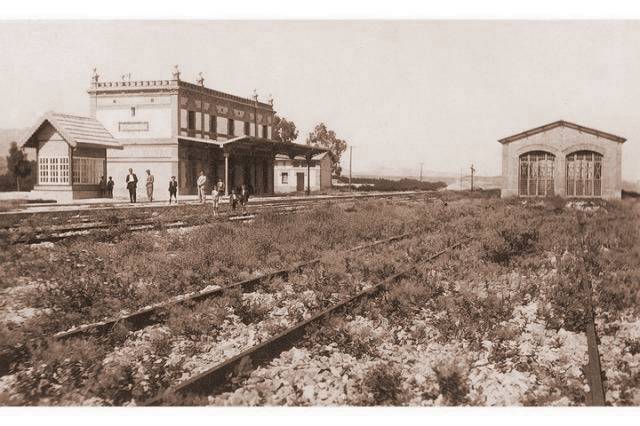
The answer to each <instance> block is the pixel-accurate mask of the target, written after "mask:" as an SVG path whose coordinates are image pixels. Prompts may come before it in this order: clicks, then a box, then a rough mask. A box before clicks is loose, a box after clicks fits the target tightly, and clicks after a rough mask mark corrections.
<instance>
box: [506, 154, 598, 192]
mask: <svg viewBox="0 0 640 426" xmlns="http://www.w3.org/2000/svg"><path fill="white" fill-rule="evenodd" d="M602 158H603V157H602V155H601V154H599V153H597V152H594V151H575V152H572V153H570V154H568V155H567V156H566V157H565V158H564V160H565V166H566V167H565V183H566V188H565V189H566V192H565V194H566V196H567V197H601V196H602ZM557 167H558V166H557V162H556V156H555V155H553V154H551V153H549V152H546V151H529V152H525V153H524V154H522V155H520V159H519V175H518V194H519V195H520V196H521V197H549V196H552V195H555V192H554V185H555V182H554V178H556V177H557V175H556V173H555V169H556V168H557ZM560 184H562V182H560Z"/></svg>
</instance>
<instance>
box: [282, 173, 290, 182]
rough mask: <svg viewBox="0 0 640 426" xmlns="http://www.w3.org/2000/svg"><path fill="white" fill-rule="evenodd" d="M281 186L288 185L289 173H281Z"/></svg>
mask: <svg viewBox="0 0 640 426" xmlns="http://www.w3.org/2000/svg"><path fill="white" fill-rule="evenodd" d="M282 184H283V185H288V184H289V173H287V172H283V173H282Z"/></svg>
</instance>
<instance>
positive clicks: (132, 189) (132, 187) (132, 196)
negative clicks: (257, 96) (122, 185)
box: [127, 169, 138, 203]
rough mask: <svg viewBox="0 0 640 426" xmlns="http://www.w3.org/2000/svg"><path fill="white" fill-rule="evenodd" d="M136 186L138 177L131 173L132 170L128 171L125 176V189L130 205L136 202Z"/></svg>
mask: <svg viewBox="0 0 640 426" xmlns="http://www.w3.org/2000/svg"><path fill="white" fill-rule="evenodd" d="M137 186H138V176H136V174H135V173H133V169H129V174H128V175H127V189H128V190H129V201H130V202H132V203H135V202H136V190H137Z"/></svg>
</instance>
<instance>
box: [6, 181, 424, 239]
mask: <svg viewBox="0 0 640 426" xmlns="http://www.w3.org/2000/svg"><path fill="white" fill-rule="evenodd" d="M371 197H376V198H383V199H384V198H387V197H391V198H395V197H401V199H407V200H411V199H415V195H414V194H405V193H400V194H384V195H380V196H378V195H371ZM345 198H346V197H344V196H340V197H332V198H329V197H325V198H316V199H300V200H293V201H287V200H277V201H276V202H271V203H260V204H255V205H250V207H249V210H248V211H249V212H251V213H248V214H246V215H233V214H223V215H221V216H219V217H218V219H217V220H225V221H238V222H240V221H246V220H251V219H254V218H255V216H256V214H258V213H260V212H265V211H266V212H275V213H282V214H293V213H298V212H301V211H304V210H306V209H308V208H310V207H312V206H314V205H318V204H323V203H325V202H331V201H333V202H340V201H349V200H350V199H348V198H347V199H345ZM359 198H367V197H366V196H360V197H359ZM197 217H198V216H197V215H195V214H191V215H190V216H188V217H184V218H181V219H168V220H166V221H164V222H163V221H162V219H161V218H152V219H133V220H131V221H130V222H127V221H120V222H109V220H108V219H102V220H97V221H96V220H94V221H93V222H90V223H87V221H86V220H81V222H80V224H77V225H76V224H69V223H67V224H63V225H58V226H51V227H48V228H36V229H34V230H32V231H31V232H30V233H29V234H27V235H26V236H17V238H15V239H12V238H11V234H10V231H11V230H12V229H19V227H15V226H14V227H5V228H4V229H5V230H6V231H9V233H8V234H5V236H4V239H5V240H6V241H4V244H37V243H43V242H57V241H61V240H64V239H68V238H73V237H78V236H87V235H90V234H91V233H92V232H94V231H99V230H107V229H110V228H113V227H116V226H126V227H127V229H126V231H127V232H133V231H144V230H154V229H176V228H185V227H192V226H198V225H201V224H202V218H201V217H200V218H199V219H200V220H194V218H197ZM83 219H84V218H83ZM89 220H91V219H89Z"/></svg>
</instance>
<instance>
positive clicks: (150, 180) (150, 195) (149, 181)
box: [146, 169, 153, 203]
mask: <svg viewBox="0 0 640 426" xmlns="http://www.w3.org/2000/svg"><path fill="white" fill-rule="evenodd" d="M146 185H147V199H148V200H149V202H150V203H151V202H153V175H152V174H151V170H149V169H147V184H146Z"/></svg>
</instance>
